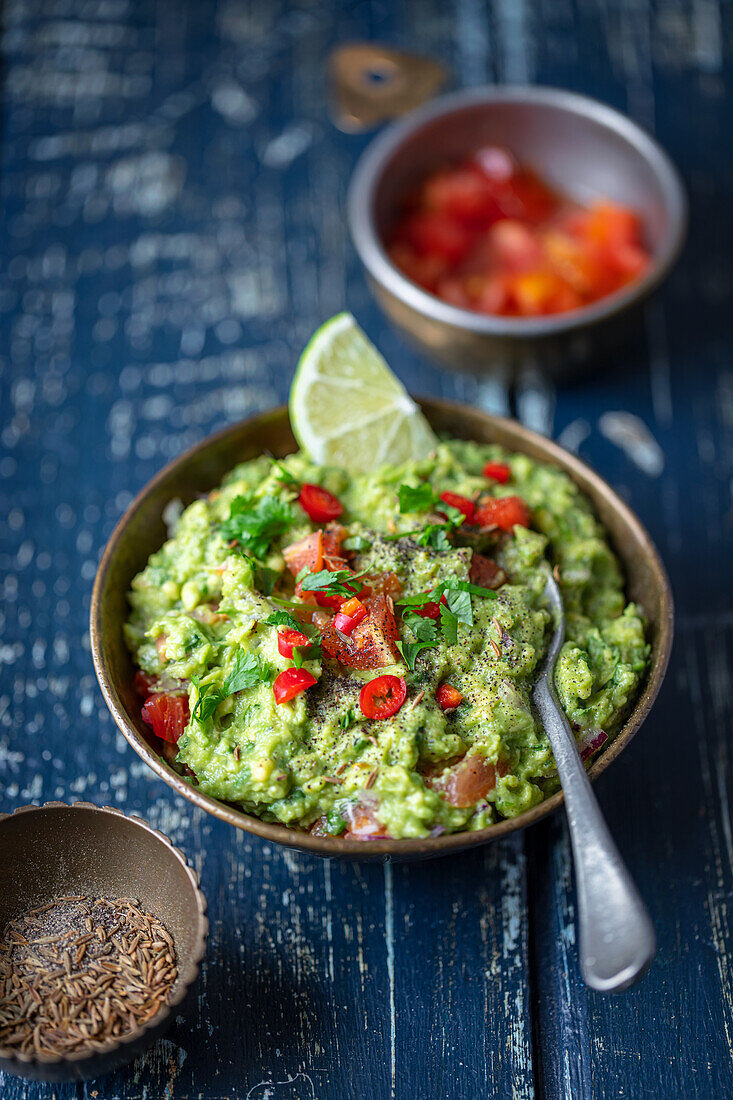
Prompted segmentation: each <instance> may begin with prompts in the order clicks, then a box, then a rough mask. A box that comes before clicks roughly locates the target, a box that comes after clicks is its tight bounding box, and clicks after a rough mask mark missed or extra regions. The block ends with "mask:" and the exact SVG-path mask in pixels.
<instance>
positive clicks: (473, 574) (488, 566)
mask: <svg viewBox="0 0 733 1100" xmlns="http://www.w3.org/2000/svg"><path fill="white" fill-rule="evenodd" d="M468 579H469V580H470V582H471V584H478V585H480V586H481V588H501V586H502V584H506V580H507V575H506V573H505V572H504V570H503V569H502V568H501V566H500V565H497V564H496V562H495V561H494V560H493V558H487V557H485V556H484V555H483V554H477V553H476V551H475V550H474V553H473V557H472V558H471V568H470V570H469V573H468Z"/></svg>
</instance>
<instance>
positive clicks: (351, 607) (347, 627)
mask: <svg viewBox="0 0 733 1100" xmlns="http://www.w3.org/2000/svg"><path fill="white" fill-rule="evenodd" d="M366 616H367V609H366V607H365V606H364V604H363V603H362V602H361V600H358V599H357V598H356V596H353V597H352V598H351V599H350V600H347V601H346V603H342V604H341V610H340V611H339V612H338V613H337V615H336V617H335V618H334V620H333V626H334V629H335V630H340V631H341V633H342V634H353V633H354V630H355V628H356V627H357V626H358V625H359V623H360V622H361V621H362V619H365V618H366Z"/></svg>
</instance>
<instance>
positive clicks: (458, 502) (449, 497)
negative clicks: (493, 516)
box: [440, 492, 476, 523]
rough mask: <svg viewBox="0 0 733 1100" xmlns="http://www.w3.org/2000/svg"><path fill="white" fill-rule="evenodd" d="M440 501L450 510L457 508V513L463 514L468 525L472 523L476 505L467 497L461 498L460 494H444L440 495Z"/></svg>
mask: <svg viewBox="0 0 733 1100" xmlns="http://www.w3.org/2000/svg"><path fill="white" fill-rule="evenodd" d="M440 499H441V500H442V501H443V503H444V504H448V505H450V507H451V508H457V509H458V511H459V512H463V514H464V516H465V517H466V519H467V520H468V522H469V523H470V522H471V521H472V519H473V514H474V512H475V511H476V505H475V504H474V502H473V501H472V500H469V499H468V497H462V496H461V495H460V493H451V492H445V493H441V494H440Z"/></svg>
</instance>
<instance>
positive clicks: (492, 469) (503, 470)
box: [483, 462, 512, 485]
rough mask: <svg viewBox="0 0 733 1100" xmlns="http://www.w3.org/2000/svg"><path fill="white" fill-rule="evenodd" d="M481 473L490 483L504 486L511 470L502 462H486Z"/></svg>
mask: <svg viewBox="0 0 733 1100" xmlns="http://www.w3.org/2000/svg"><path fill="white" fill-rule="evenodd" d="M483 473H484V477H489V478H491V480H492V481H498V482H499V484H500V485H506V483H507V481H508V480H509V478H510V477H511V476H512V471H511V468H510V467H509V466H506V465H505V464H504V463H503V462H487V463H486V465H485V466H484V470H483Z"/></svg>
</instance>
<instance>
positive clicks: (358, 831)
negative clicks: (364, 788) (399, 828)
mask: <svg viewBox="0 0 733 1100" xmlns="http://www.w3.org/2000/svg"><path fill="white" fill-rule="evenodd" d="M343 813H344V817H345V818H346V820H347V822H348V828H347V830H346V832H345V833H344V834H343V836H344V837H345V838H346V837H347V838H348V839H349V840H382V839H386V838H388V837H389V833H388V832H387V831H386V830H385V828H384V825H382V823H381V821H379V820H378V819H377V816H376V814H375V813H374V811H373V809H372V808H371V807H370V806H364V805H362V804H361V803H359V802H356V803H354V805H353V806H347V808H346V809H345V810H344V811H343Z"/></svg>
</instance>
